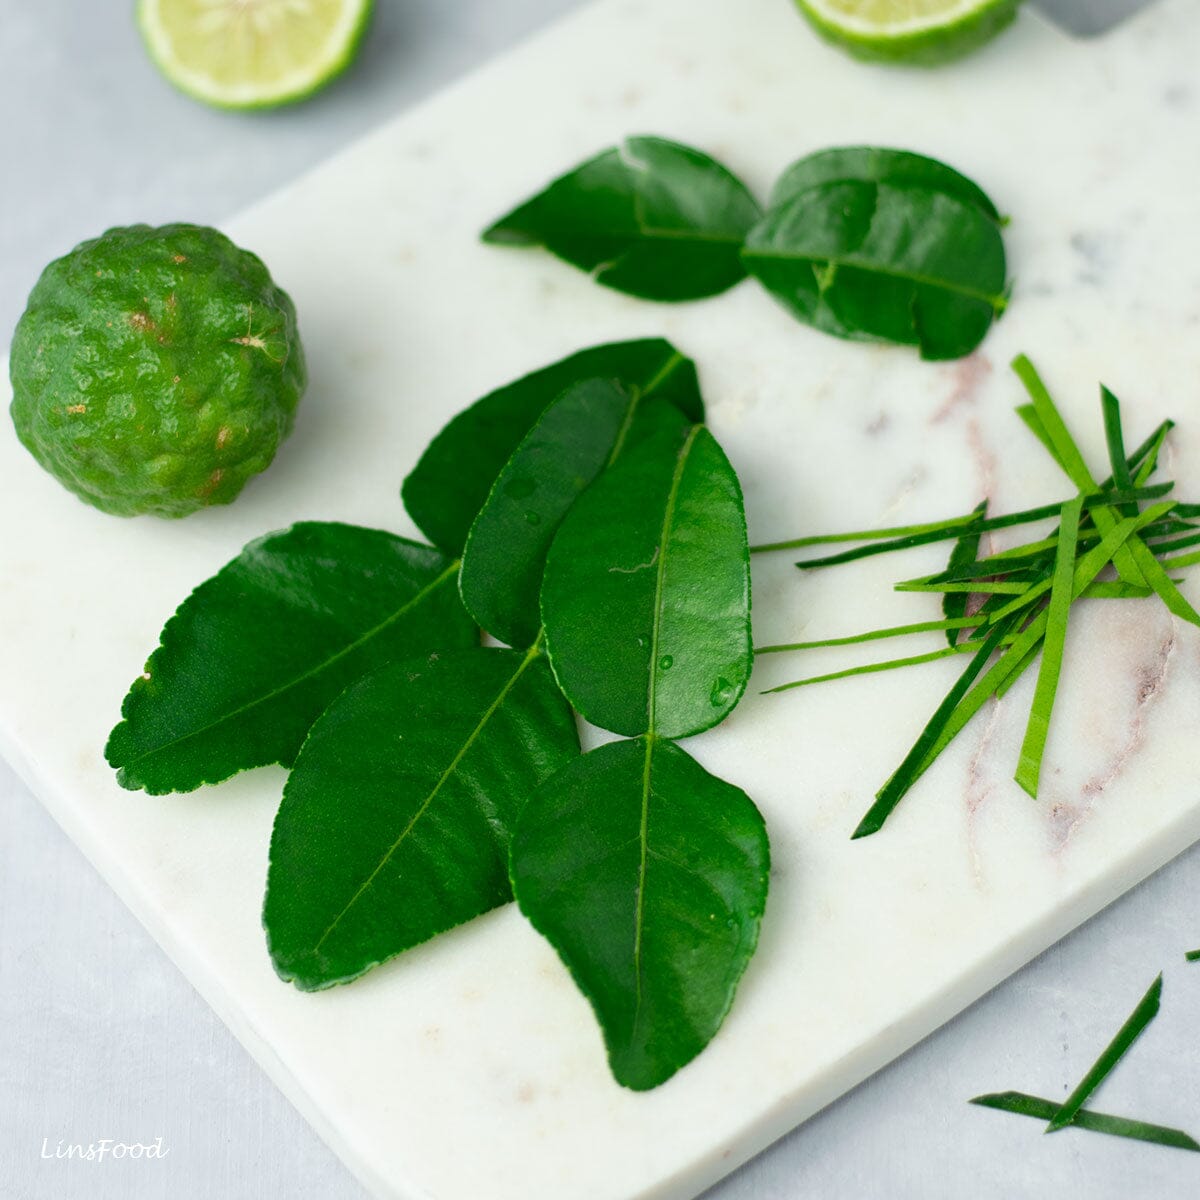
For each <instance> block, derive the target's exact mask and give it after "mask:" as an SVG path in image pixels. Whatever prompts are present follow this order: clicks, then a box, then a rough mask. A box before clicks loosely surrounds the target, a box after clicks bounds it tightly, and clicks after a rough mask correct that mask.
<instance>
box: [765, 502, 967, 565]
mask: <svg viewBox="0 0 1200 1200" xmlns="http://www.w3.org/2000/svg"><path fill="white" fill-rule="evenodd" d="M976 512H978V509H977V510H976ZM978 519H979V518H978V517H977V516H976V513H975V512H969V513H967V514H965V515H964V516H961V517H947V518H946V519H945V520H942V521H928V522H926V523H925V524H923V525H891V526H887V527H885V528H883V529H854V530H851V531H850V532H848V533H817V534H811V535H810V536H808V537H801V538H791V539H789V540H788V541H785V542H764V543H763V544H762V545H761V546H751V547H750V553H751V554H768V553H770V552H771V551H772V550H803V549H804V547H806V546H827V545H830V544H833V543H837V542H875V541H883V540H884V539H887V538H906V537H913V536H914V535H917V534H923V533H938V532H941V531H943V530H946V531H948V532H947V536H948V537H957V536H959V535H960V534H961V532H962V529H963V527H964V526H971V525H973V524H975V522H976V521H978Z"/></svg>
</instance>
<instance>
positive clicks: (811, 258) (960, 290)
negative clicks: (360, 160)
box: [742, 248, 1004, 311]
mask: <svg viewBox="0 0 1200 1200" xmlns="http://www.w3.org/2000/svg"><path fill="white" fill-rule="evenodd" d="M742 258H743V259H744V260H745V259H761V260H763V261H768V262H769V261H773V260H784V261H786V262H804V263H814V264H815V263H826V264H830V263H831V264H833V265H834V266H835V267H837V268H839V269H840V268H842V267H852V268H854V269H856V270H859V271H869V272H871V273H872V274H874V275H883V276H886V277H887V278H888V279H903V280H905V281H906V282H908V283H918V284H921V285H923V286H925V287H932V288H940V289H941V290H942V291H945V292H952V293H954V294H955V295H958V296H966V297H967V299H969V300H978V301H980V302H981V303H983V304H987V305H990V306H991V307H992V308H994V309H996V310H997V311H999V310H1000V309H1002V308H1003V307H1004V297H1003V295H999V296H992V295H989V294H988V293H987V292H981V291H980V290H979V289H978V288H970V287H967V286H965V285H964V284H959V283H954V282H952V281H950V280H948V279H935V278H933V277H932V276H929V275H919V274H917V273H916V272H915V271H897V270H890V269H888V268H887V267H883V266H880V265H879V264H878V263H872V262H864V261H862V260H861V259H856V258H847V257H844V256H842V255H837V254H798V253H788V252H781V251H776V250H773V251H772V252H771V253H765V252H763V251H758V250H751V249H749V248H747V249H746V250H744V251H743V252H742Z"/></svg>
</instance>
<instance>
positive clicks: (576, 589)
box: [511, 418, 768, 1089]
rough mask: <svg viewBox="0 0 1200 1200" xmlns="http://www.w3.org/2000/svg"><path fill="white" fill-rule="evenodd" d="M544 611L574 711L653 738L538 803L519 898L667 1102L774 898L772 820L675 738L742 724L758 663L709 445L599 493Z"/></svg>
mask: <svg viewBox="0 0 1200 1200" xmlns="http://www.w3.org/2000/svg"><path fill="white" fill-rule="evenodd" d="M541 611H542V621H543V624H544V630H545V637H546V646H547V652H548V654H549V657H550V662H551V665H552V667H553V668H554V672H555V677H556V678H557V680H558V682H559V685H560V686H561V687H562V689H563V691H564V693H565V694H566V696H567V698H568V699H569V700H570V701H571V703H572V705H573V706H574V707H575V708H576V709H577V710H578V711H579V712H580V713H581V714H582V715H583V716H584V717H586V718H587V719H588V720H590V721H592V722H593V723H594V724H597V725H600V726H602V727H604V728H606V729H610V730H613V731H614V732H617V733H621V734H626V735H629V736H631V737H633V738H634V740H631V741H620V742H614V743H610V744H608V745H606V746H603V747H601V748H600V749H598V750H595V751H592V752H591V753H589V754H587V755H584V756H583V757H582V758H578V759H575V760H574V761H572V762H571V763H570V764H569V765H568V766H567V767H565V768H564V769H563V770H562V771H560V772H558V774H556V775H555V776H553V777H552V778H551V779H550V780H549V781H548V782H547V783H545V784H544V785H543V786H542V787H541V788H539V789H538V791H537V792H536V793H535V795H534V797H533V799H532V800H530V802H529V804H528V806H527V807H526V809H525V811H524V812H523V814H522V816H521V819H520V821H519V823H518V826H517V831H516V833H515V834H514V836H513V843H512V850H511V871H512V880H513V890H514V893H515V894H516V897H517V900H518V903H519V904H520V906H521V909H522V911H523V912H524V913H525V914H526V916H528V917H529V919H530V921H531V922H532V923H533V925H534V926H535V927H536V928H537V929H538V930H540V931H541V933H543V934H544V935H545V936H546V937H547V938H548V939H549V941H550V942H551V943H552V944H553V945H554V947H555V949H556V950H557V951H558V952H559V955H560V956H561V957H562V959H563V961H564V963H565V964H566V966H567V968H568V970H569V971H570V972H571V974H572V976H573V977H574V978H575V981H576V983H578V985H579V987H580V988H581V990H582V991H583V992H584V994H585V995H586V996H587V997H588V1000H589V1001H590V1002H591V1004H592V1007H593V1009H594V1011H595V1013H596V1016H597V1019H598V1020H599V1022H600V1026H601V1029H602V1031H603V1034H604V1039H605V1042H606V1044H607V1047H608V1055H609V1064H610V1066H611V1068H612V1072H613V1075H614V1077H615V1078H616V1079H617V1081H618V1082H619V1083H621V1084H623V1085H625V1086H626V1087H630V1088H634V1089H644V1088H651V1087H656V1086H658V1084H660V1083H662V1082H663V1081H664V1080H666V1079H668V1078H669V1077H670V1076H671V1075H673V1074H674V1073H675V1072H676V1071H677V1070H679V1068H680V1067H682V1066H684V1065H685V1064H686V1063H688V1062H690V1061H691V1059H692V1058H694V1057H695V1056H696V1055H697V1054H698V1053H699V1052H700V1051H701V1050H702V1049H703V1048H704V1046H705V1045H706V1044H707V1043H708V1042H709V1040H710V1039H711V1038H712V1037H713V1035H714V1034H715V1033H716V1031H717V1029H718V1028H719V1027H720V1024H721V1022H722V1020H723V1018H724V1016H725V1014H726V1012H727V1011H728V1009H729V1006H730V1004H731V1003H732V1000H733V995H734V991H735V989H736V987H737V983H738V980H739V979H740V978H741V975H742V973H743V971H744V970H745V967H746V963H747V962H748V961H749V959H750V956H751V954H752V953H753V950H754V945H755V942H756V940H757V937H758V928H759V924H760V921H761V919H762V914H763V909H764V906H765V903H766V892H767V871H768V849H767V838H766V831H765V828H764V826H763V821H762V817H761V816H760V815H759V813H758V810H757V809H756V808H755V807H754V804H753V803H752V802H751V801H750V799H749V798H748V797H747V796H746V795H745V794H744V793H743V792H741V791H739V790H738V789H737V788H736V787H733V786H732V785H731V784H728V783H724V782H722V781H721V780H719V779H716V778H714V777H713V776H711V775H709V774H708V773H707V772H706V771H704V770H703V768H701V767H700V766H699V765H698V764H697V763H696V762H695V761H694V760H693V759H691V758H690V757H689V756H688V755H687V754H686V753H685V752H684V751H683V750H681V749H680V748H679V747H678V746H676V745H675V744H674V743H673V742H672V741H670V740H669V739H670V738H675V737H684V736H687V735H689V734H693V733H699V732H700V731H702V730H704V729H708V728H710V727H711V726H713V725H715V724H717V722H719V721H720V720H721V719H722V718H724V717H725V716H726V715H727V714H728V713H729V711H730V710H731V709H732V708H733V707H734V705H735V704H737V702H738V700H739V699H740V697H741V695H742V692H743V691H744V689H745V686H746V681H747V679H748V677H749V674H750V668H751V664H752V656H753V652H752V649H751V642H750V580H749V557H748V548H747V544H746V523H745V515H744V512H743V507H742V497H741V490H740V488H739V485H738V481H737V476H736V474H735V473H734V471H733V468H732V467H731V466H730V465H729V462H728V460H727V459H726V458H725V455H724V453H723V452H722V451H721V448H720V447H719V446H718V445H717V443H716V441H715V440H714V439H713V437H712V435H711V434H710V433H709V432H708V430H707V429H705V428H704V427H703V426H702V425H693V424H689V423H687V422H685V421H684V420H683V419H682V418H680V419H679V422H678V424H677V426H676V427H675V428H670V427H668V428H665V429H662V430H660V431H659V432H658V433H657V434H655V435H653V436H652V437H648V438H647V439H646V440H645V441H643V442H642V443H641V444H640V445H638V446H636V447H634V448H633V449H631V450H629V451H628V452H627V453H624V454H623V455H622V456H621V458H620V460H619V461H618V462H617V463H616V464H615V465H614V466H612V467H610V468H609V469H608V470H607V471H605V472H604V474H602V475H601V476H600V477H599V478H598V479H597V480H596V481H595V482H594V483H593V484H592V485H591V487H589V488H588V489H587V490H586V491H585V492H584V493H583V494H582V495H581V496H580V498H579V499H578V500H577V501H576V502H575V504H574V505H573V506H572V508H571V510H570V512H569V513H568V514H567V516H566V518H565V519H564V520H563V522H562V525H561V526H560V528H559V531H558V534H557V535H556V536H555V539H554V541H553V543H552V545H551V548H550V553H549V555H548V556H547V560H546V567H545V574H544V577H543V580H542V608H541ZM639 735H640V736H639Z"/></svg>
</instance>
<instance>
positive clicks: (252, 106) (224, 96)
mask: <svg viewBox="0 0 1200 1200" xmlns="http://www.w3.org/2000/svg"><path fill="white" fill-rule="evenodd" d="M148 9H149V4H148V3H147V0H139V3H138V6H137V10H136V14H135V16H136V20H137V25H138V29H139V31H140V32H141V35H142V41H143V43H144V45H145V47H146V52H147V53H148V54H149V55H150V60H151V61H152V62H153V63H154V65H155V66H156V67H157V68H158V70H159V72H160V73H161V74H162V76H163V78H164V79H166V81H167V82H168V83H169V84H170V85H171V86H172V87H174V88H175V89H176V90H178V91H179V92H182V93H183V95H185V96H189V97H190V98H191V99H193V100H199V101H200V102H201V103H202V104H207V105H209V106H210V107H211V108H220V109H225V110H227V111H231V112H255V111H263V110H269V109H272V108H284V107H286V106H287V105H290V104H299V103H300V102H301V101H303V100H308V99H310V98H311V97H313V96H315V95H316V94H317V93H318V92H322V91H324V90H325V89H326V88H327V87H328V86H329V85H330V84H331V83H333V82H334V80H335V79H337V78H338V77H339V76H341V75H344V74H345V73H346V70H347V69H348V68H349V66H350V64H351V63H352V62H354V60H355V59H356V58H357V57H358V52H359V49H360V48H361V46H362V41H363V38H364V37H365V36H366V33H367V29H368V28H369V27H370V24H371V19H372V17H373V16H374V11H375V5H374V2H373V0H372V2H371V3H368V4H364V5H363V7H362V10H361V12H360V13H359V15H358V18H357V21H356V23H355V24H354V26H353V28H352V30H351V31H350V33H349V35H348V37H347V38H346V40H345V42H344V43H343V44H342V46H341V47H340V48H339V50H338V51H337V53H336V54H334V55H333V56H332V57H331V58H329V59H327V60H326V61H324V62H323V63H322V64H321V66H320V69H319V70H318V71H316V72H315V73H314V74H312V75H311V76H309V77H307V78H304V79H301V80H298V81H297V82H296V83H294V84H292V85H291V86H288V87H286V88H282V89H268V90H264V91H259V92H254V91H253V90H252V89H251V90H248V91H247V92H246V94H242V95H234V94H231V93H230V92H228V91H225V90H223V89H221V88H220V87H219V86H218V85H216V84H214V83H208V82H203V81H201V80H199V79H194V78H192V77H191V76H190V75H187V74H184V73H183V72H181V71H179V70H178V69H177V68H176V65H175V63H174V61H173V59H172V56H171V54H170V52H169V49H168V47H166V46H164V45H162V44H160V41H159V35H158V33H157V32H156V28H155V22H154V21H152V20H151V19H150V16H149V14H148Z"/></svg>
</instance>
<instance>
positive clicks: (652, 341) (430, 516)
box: [403, 338, 704, 554]
mask: <svg viewBox="0 0 1200 1200" xmlns="http://www.w3.org/2000/svg"><path fill="white" fill-rule="evenodd" d="M594 378H600V379H615V380H617V381H618V382H619V383H620V384H621V385H622V386H623V387H624V388H625V389H626V390H627V391H629V392H630V393H631V394H636V395H639V396H640V397H641V398H642V399H643V400H651V399H653V400H656V401H657V400H661V401H665V402H667V403H669V404H673V405H674V406H675V407H677V408H678V409H680V411H682V412H683V413H684V414H685V415H686V416H687V417H689V418H690V419H691V420H693V421H703V420H704V403H703V401H702V400H701V399H700V387H699V384H698V382H697V380H696V365H695V363H693V362H692V360H691V359H690V358H685V357H684V356H683V355H682V354H680V353H679V351H678V350H676V349H675V347H674V346H672V345H671V343H670V342H667V341H664V340H663V339H662V338H646V339H644V340H642V341H633V342H612V343H609V344H607V345H603V346H592V347H589V348H588V349H587V350H581V351H579V352H578V353H577V354H572V355H570V356H569V357H568V358H564V359H562V360H561V361H559V362H556V363H552V364H551V365H550V366H548V367H543V368H542V369H541V370H540V371H534V372H533V373H532V374H529V375H525V376H523V377H522V378H521V379H518V380H516V381H515V382H513V383H510V384H507V385H506V386H505V387H502V388H497V389H496V391H494V392H489V393H488V394H487V395H486V396H484V397H483V398H482V399H481V400H477V401H476V402H475V403H474V404H472V405H471V407H470V408H468V409H466V410H464V411H463V412H461V413H459V414H458V416H456V417H455V418H454V419H453V420H452V421H450V423H449V424H448V425H446V427H445V428H444V429H443V430H442V431H441V432H440V433H439V434H438V435H437V437H435V438H434V439H433V441H432V442H431V443H430V444H429V447H428V448H427V449H426V451H425V453H424V454H422V455H421V458H420V461H418V463H417V465H416V466H415V467H414V468H413V470H412V473H411V474H410V475H409V476H408V478H407V479H405V481H404V488H403V497H404V506H405V508H407V509H408V514H409V516H410V517H412V519H413V520H414V521H415V522H416V523H417V525H418V527H419V528H420V529H421V531H422V532H423V533H424V534H425V536H426V537H427V538H429V540H430V541H431V542H433V544H434V545H435V546H440V547H441V548H442V549H443V550H445V551H447V552H448V553H450V554H461V553H462V551H463V547H464V546H465V545H466V541H467V533H468V531H469V530H470V528H471V522H472V521H474V520H475V515H476V514H477V513H478V512H479V510H480V509H481V508H482V507H483V503H484V501H485V500H486V499H487V498H488V493H489V492H490V491H491V488H492V484H493V483H494V482H495V479H496V476H497V475H499V474H500V469H501V468H502V467H503V466H504V464H505V463H506V462H507V461H508V459H509V456H510V455H511V454H512V452H513V451H514V450H515V449H516V448H517V447H518V446H519V445H520V444H521V440H522V439H523V438H524V437H525V435H526V434H527V433H528V432H529V430H530V429H531V428H532V427H533V424H534V422H535V421H536V420H537V419H538V417H540V416H541V415H542V412H543V411H544V410H545V408H546V406H547V405H548V404H549V403H550V401H551V400H553V399H554V398H555V397H556V396H558V395H559V394H561V393H562V392H563V391H565V390H566V389H567V388H568V387H570V386H571V385H572V384H574V383H578V382H580V381H581V380H584V379H594ZM654 407H655V406H654V405H645V406H644V408H645V411H647V412H649V411H650V410H651V409H652V408H654Z"/></svg>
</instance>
